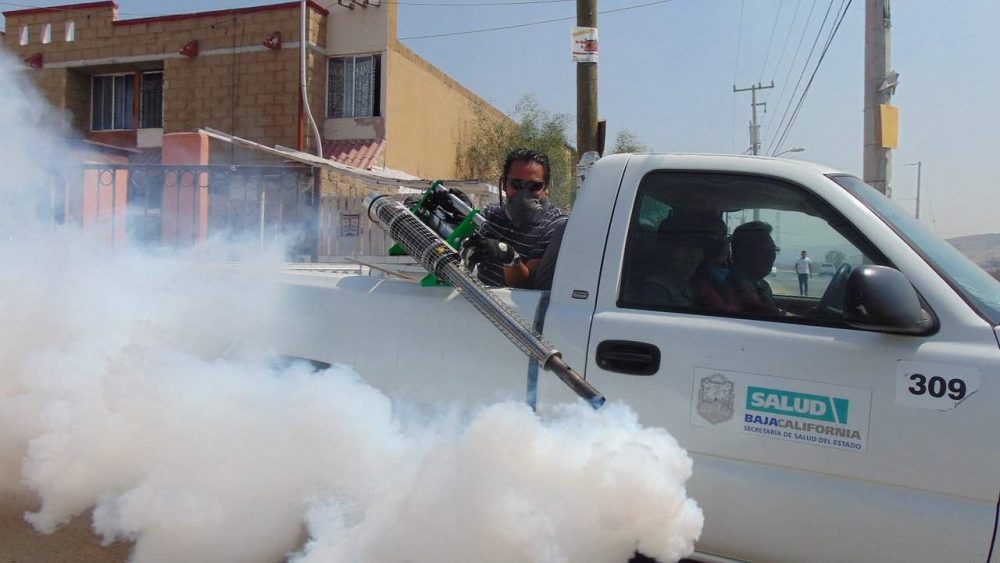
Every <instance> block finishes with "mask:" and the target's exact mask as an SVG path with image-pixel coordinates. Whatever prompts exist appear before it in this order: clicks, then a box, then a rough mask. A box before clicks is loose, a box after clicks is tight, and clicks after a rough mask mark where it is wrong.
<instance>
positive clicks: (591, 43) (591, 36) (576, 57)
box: [573, 27, 597, 63]
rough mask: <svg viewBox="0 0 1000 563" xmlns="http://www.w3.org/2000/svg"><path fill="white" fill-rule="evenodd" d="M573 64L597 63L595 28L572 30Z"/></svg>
mask: <svg viewBox="0 0 1000 563" xmlns="http://www.w3.org/2000/svg"><path fill="white" fill-rule="evenodd" d="M573 62H575V63H596V62H597V28H596V27H574V28H573Z"/></svg>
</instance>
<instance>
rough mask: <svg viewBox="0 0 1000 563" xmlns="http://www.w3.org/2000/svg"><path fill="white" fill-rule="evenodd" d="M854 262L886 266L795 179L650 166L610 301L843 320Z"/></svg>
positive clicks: (682, 309)
mask: <svg viewBox="0 0 1000 563" xmlns="http://www.w3.org/2000/svg"><path fill="white" fill-rule="evenodd" d="M803 253H804V254H803ZM861 264H882V265H890V264H888V262H887V260H886V259H885V258H884V257H883V256H882V255H881V254H880V253H879V252H878V251H877V250H876V249H875V248H874V247H873V246H872V245H871V244H870V243H869V242H868V241H867V240H865V239H864V237H862V236H861V235H860V234H859V233H857V231H856V230H855V229H854V228H853V226H852V225H850V224H849V223H847V221H846V220H844V219H843V218H842V217H841V216H840V215H839V214H838V213H836V212H835V211H834V210H833V209H832V208H830V207H829V206H828V205H826V204H825V203H823V201H822V200H820V199H819V198H817V197H815V196H814V195H812V194H811V193H810V192H808V191H807V190H805V189H804V188H802V187H801V186H797V185H793V184H790V183H787V182H784V181H781V180H776V179H773V178H767V177H761V176H747V175H739V174H732V173H710V172H654V173H651V174H649V175H647V176H646V177H645V178H644V179H643V181H642V183H641V184H640V186H639V191H638V194H637V197H636V201H635V205H634V209H633V212H632V218H631V221H630V224H629V231H628V238H627V240H626V245H625V258H624V263H623V268H622V278H621V283H620V289H619V299H618V305H619V306H620V307H623V308H631V309H646V310H654V311H678V312H685V313H696V314H709V315H722V316H734V317H749V318H767V319H769V320H780V321H785V322H803V323H809V324H814V323H821V324H828V323H832V324H841V322H842V319H843V300H844V290H845V287H846V282H847V278H848V276H849V275H850V272H851V271H852V270H853V269H854V268H856V267H857V266H859V265H861ZM845 326H846V325H845Z"/></svg>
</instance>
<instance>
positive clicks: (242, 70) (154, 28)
mask: <svg viewBox="0 0 1000 563" xmlns="http://www.w3.org/2000/svg"><path fill="white" fill-rule="evenodd" d="M78 6H79V7H76V8H74V7H70V8H69V9H58V10H54V9H38V10H16V11H12V12H6V13H5V16H6V25H7V28H8V30H9V33H7V34H6V35H5V37H4V38H3V40H4V42H5V45H6V47H7V48H8V49H9V50H10V51H12V52H13V53H14V54H15V55H17V56H20V57H21V58H22V59H26V58H28V57H30V56H32V55H34V54H36V53H41V54H42V56H43V58H44V68H43V69H41V70H35V71H32V76H33V77H34V78H35V80H36V83H37V84H38V85H39V87H40V88H41V89H42V91H43V92H44V93H45V96H46V97H47V99H48V100H49V101H50V102H51V103H52V104H53V105H56V106H59V107H63V108H66V109H67V110H69V114H70V115H71V116H72V122H73V126H74V127H75V128H77V129H78V130H80V131H81V132H84V133H85V134H87V135H88V136H91V137H100V136H103V137H108V136H109V135H107V134H92V133H90V132H89V127H90V76H91V75H94V74H105V73H119V72H141V71H144V70H159V69H162V70H163V71H164V85H163V88H164V92H163V108H164V114H163V118H164V119H163V128H164V132H166V133H172V132H182V131H190V130H192V129H195V128H197V127H206V126H207V127H214V128H217V129H221V130H224V131H229V132H232V133H234V134H236V135H239V136H242V137H247V138H251V139H254V140H255V141H258V142H261V143H263V144H267V145H276V144H280V145H284V146H288V147H293V148H294V147H297V146H298V145H299V93H298V81H299V55H298V48H297V47H296V46H292V47H289V46H288V45H287V43H288V42H297V41H298V40H299V9H298V2H294V3H285V4H276V5H271V6H264V7H258V8H251V9H242V10H227V11H216V12H203V13H199V14H184V15H181V16H167V17H161V18H144V19H135V20H117V18H116V14H115V9H114V7H113V5H112V4H111V3H110V2H96V3H92V4H87V5H78ZM68 22H73V24H74V26H75V40H74V41H66V37H65V28H66V25H67V23H68ZM46 24H49V25H51V26H52V42H51V43H48V44H43V43H42V42H41V33H42V29H43V27H44V26H45V25H46ZM22 26H27V27H28V29H29V33H30V41H29V43H28V44H27V45H23V46H22V45H19V40H20V30H21V27H22ZM325 30H326V11H325V10H324V9H323V8H321V7H319V6H318V5H316V4H311V12H310V20H309V29H308V34H309V38H310V40H311V41H312V42H313V43H315V44H317V45H319V47H320V48H324V47H325V45H326V37H325ZM275 31H278V32H280V33H281V35H282V40H283V42H284V43H285V44H286V45H284V46H283V48H282V49H279V50H270V49H266V48H264V47H263V45H262V42H263V41H264V40H265V39H267V38H268V37H270V36H271V34H272V33H273V32H275ZM192 40H197V41H198V48H199V54H198V56H196V57H194V58H188V57H183V56H181V55H180V54H179V50H180V49H181V48H182V47H183V46H184V45H185V44H187V43H188V42H189V41H192ZM308 68H309V69H310V73H311V77H310V80H311V81H312V85H311V88H310V102H311V104H312V105H313V107H314V112H316V113H318V115H319V116H320V117H321V116H322V106H323V103H324V101H325V84H326V59H325V57H324V56H321V55H317V54H316V53H315V52H310V54H309V62H308ZM137 83H138V82H137ZM111 137H114V138H115V139H116V140H119V141H121V140H122V139H123V137H126V136H123V135H111ZM133 137H134V135H133ZM307 137H308V135H307ZM310 144H311V143H310ZM213 155H214V156H215V157H216V158H218V159H220V160H219V162H236V163H246V162H258V161H260V160H261V158H260V157H259V156H258V155H254V156H249V155H247V154H245V152H243V151H238V150H235V149H232V148H229V149H228V150H216V151H213Z"/></svg>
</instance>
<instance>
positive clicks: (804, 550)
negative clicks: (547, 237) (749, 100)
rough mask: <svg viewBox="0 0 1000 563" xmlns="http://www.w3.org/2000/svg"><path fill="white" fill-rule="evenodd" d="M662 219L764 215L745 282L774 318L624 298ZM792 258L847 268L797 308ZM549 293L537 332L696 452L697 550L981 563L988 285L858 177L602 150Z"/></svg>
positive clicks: (732, 225) (996, 438) (990, 312)
mask: <svg viewBox="0 0 1000 563" xmlns="http://www.w3.org/2000/svg"><path fill="white" fill-rule="evenodd" d="M678 214H688V215H691V214H697V215H699V216H702V217H706V218H708V219H709V220H711V221H713V222H714V224H715V225H719V224H722V225H724V229H725V230H724V232H723V233H722V236H724V237H727V238H728V237H733V236H734V233H735V232H739V231H738V229H740V227H741V226H742V225H745V224H748V223H758V224H766V225H767V228H766V229H767V234H768V235H769V236H770V240H771V246H772V247H773V248H768V249H765V252H772V253H773V255H774V258H773V264H774V265H776V266H777V270H778V273H777V275H775V276H767V275H766V274H764V275H762V276H760V277H761V278H763V282H762V283H764V284H765V285H766V286H767V287H766V288H765V287H764V286H762V285H760V280H752V281H753V283H754V284H755V287H757V288H759V289H760V291H762V292H765V293H766V292H770V294H771V299H772V300H773V303H774V305H775V308H773V309H769V310H759V309H758V310H747V309H743V310H738V309H730V310H726V309H720V308H708V307H705V306H703V305H701V304H699V303H698V301H697V300H689V301H687V302H684V300H683V299H682V300H680V301H676V300H675V301H673V302H671V301H670V300H669V299H660V298H656V297H650V296H649V294H648V293H644V292H643V291H637V290H636V288H637V287H640V288H641V287H642V285H643V284H644V283H646V281H647V280H649V279H655V277H656V276H657V275H660V274H663V272H662V270H663V268H662V265H663V264H664V263H665V262H668V261H669V260H668V259H667V252H669V249H668V248H667V247H666V246H665V245H667V244H669V242H668V241H665V240H664V239H665V235H664V232H662V231H661V227H662V225H663V224H664V222H665V221H666V220H667V219H668V218H669V217H671V216H674V215H678ZM744 230H746V229H744ZM736 236H737V237H739V235H736ZM730 242H734V241H732V240H730ZM783 248H787V249H790V250H787V251H786V250H783ZM799 248H810V249H816V250H819V249H826V250H829V251H837V252H839V253H841V254H842V255H843V256H844V262H843V263H842V264H839V265H838V267H837V269H836V271H835V272H834V273H833V275H832V276H831V277H829V278H823V279H820V280H816V281H814V282H813V283H814V288H811V289H812V295H811V296H800V295H799V292H798V290H797V285H796V280H795V279H794V278H795V275H794V268H790V267H788V266H790V265H791V264H793V263H794V260H795V258H797V256H794V254H795V251H794V250H792V249H799ZM820 255H823V253H820ZM726 266H729V267H730V268H733V265H732V264H727V265H726ZM783 266H784V267H783ZM769 270H770V266H769V267H768V273H769ZM658 272H659V273H660V274H658ZM817 289H818V291H817ZM550 300H551V304H550V305H549V307H548V311H547V313H546V316H545V336H546V337H547V338H549V339H550V340H551V341H552V342H553V343H554V344H555V345H556V346H557V347H559V348H560V350H562V352H563V353H564V355H565V356H566V358H567V359H568V361H569V363H570V364H571V365H574V366H582V367H583V371H585V375H586V377H587V379H588V381H590V382H591V383H592V384H593V385H595V386H596V387H597V388H598V389H600V390H601V391H602V392H603V393H604V394H605V395H606V396H607V397H608V398H609V399H610V400H616V399H619V400H624V401H626V402H627V403H628V404H629V405H630V406H631V407H632V408H634V409H635V410H636V411H637V413H638V415H639V417H640V419H641V421H642V422H643V423H644V424H646V425H650V426H658V427H662V428H665V429H667V430H668V431H669V432H671V433H672V434H673V435H674V436H675V437H676V438H677V439H678V441H679V442H680V444H681V445H682V446H683V447H685V448H687V450H688V452H689V453H690V454H691V456H692V457H693V459H694V462H695V468H694V476H693V477H692V479H691V481H690V486H689V494H690V495H691V496H692V497H693V498H695V499H696V500H697V501H698V502H699V504H700V505H701V506H702V508H703V509H704V513H705V528H704V532H703V535H702V537H701V540H700V541H699V543H698V546H697V547H698V551H699V553H700V554H701V555H702V556H708V555H710V556H715V557H719V558H724V559H735V560H751V561H754V560H766V561H856V560H879V561H987V560H988V558H989V557H990V554H991V552H992V551H994V548H995V547H996V537H995V535H996V531H995V528H996V521H997V507H998V491H1000V471H998V468H1000V433H997V432H996V427H997V426H998V424H1000V414H998V413H1000V411H998V410H997V408H996V405H997V404H1000V387H998V383H1000V381H998V379H1000V346H998V329H997V328H996V327H997V326H998V325H1000V284H998V283H997V282H996V281H995V280H993V279H992V278H991V277H989V276H988V275H987V274H986V273H985V272H983V271H982V270H981V269H979V268H978V267H976V266H975V265H974V264H972V263H971V262H970V261H968V260H967V259H965V258H964V257H963V256H961V255H960V254H959V253H958V252H957V251H955V249H954V248H952V247H950V245H948V244H947V243H945V242H943V241H941V240H940V239H938V238H937V237H935V236H934V235H933V234H931V233H929V232H927V231H926V230H925V229H924V228H923V227H921V226H920V225H919V223H917V222H915V221H913V220H912V219H911V218H909V217H908V216H907V215H906V214H905V213H904V212H902V211H901V210H900V209H898V208H897V207H896V206H895V205H894V204H892V203H891V202H890V201H889V200H888V199H886V198H885V197H883V196H882V195H881V194H878V193H877V192H875V190H874V189H872V188H871V187H869V186H867V185H865V184H864V183H863V182H861V181H860V180H858V179H857V178H854V177H852V176H850V175H846V174H843V173H840V172H838V171H836V170H832V169H828V168H826V167H822V166H819V165H814V164H809V163H803V162H799V161H784V160H778V159H767V158H755V157H737V156H711V155H630V156H629V155H615V156H611V157H607V158H604V159H601V160H600V161H599V162H598V163H597V164H596V165H594V167H593V168H592V169H591V170H590V172H589V174H588V176H587V179H586V181H585V182H584V184H583V187H582V188H581V190H580V192H579V194H578V196H577V202H576V204H575V206H574V209H573V212H572V215H571V218H570V221H569V224H568V226H567V229H566V233H565V237H564V240H563V244H562V249H561V252H560V257H559V262H558V264H557V266H556V273H555V282H554V285H553V288H552V292H551V296H550Z"/></svg>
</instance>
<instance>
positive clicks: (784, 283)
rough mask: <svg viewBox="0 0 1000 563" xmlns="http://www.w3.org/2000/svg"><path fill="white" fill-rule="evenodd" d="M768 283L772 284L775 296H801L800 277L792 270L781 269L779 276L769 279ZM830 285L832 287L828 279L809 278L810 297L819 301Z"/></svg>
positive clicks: (769, 277)
mask: <svg viewBox="0 0 1000 563" xmlns="http://www.w3.org/2000/svg"><path fill="white" fill-rule="evenodd" d="M767 283H769V284H771V291H772V292H774V294H775V295H798V294H799V277H798V275H796V273H795V272H793V271H791V270H780V269H779V270H778V274H777V275H774V276H768V277H767ZM828 285H830V278H828V277H822V278H821V277H819V276H813V277H811V278H809V297H813V298H815V299H819V298H820V297H822V295H823V292H824V291H826V287H827V286H828Z"/></svg>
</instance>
